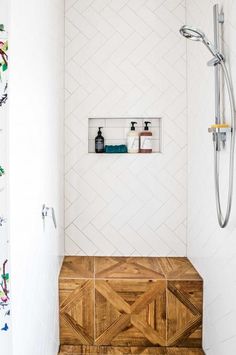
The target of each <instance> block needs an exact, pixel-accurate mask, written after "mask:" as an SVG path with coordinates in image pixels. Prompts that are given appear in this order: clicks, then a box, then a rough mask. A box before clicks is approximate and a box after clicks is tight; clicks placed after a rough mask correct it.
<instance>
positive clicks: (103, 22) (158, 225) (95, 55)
mask: <svg viewBox="0 0 236 355" xmlns="http://www.w3.org/2000/svg"><path fill="white" fill-rule="evenodd" d="M65 3H66V121H65V126H66V176H65V179H66V252H67V254H71V255H84V254H85V255H86V254H87V255H147V256H151V255H164V256H167V255H173V256H174V255H178V256H182V255H186V140H187V137H186V135H187V133H186V60H185V57H186V44H185V41H183V40H182V39H181V37H180V35H179V32H178V30H179V27H180V26H181V25H182V24H183V23H184V22H185V1H184V0H161V1H160V0H66V1H65ZM135 116H138V117H159V116H161V117H162V121H163V149H162V151H163V153H162V154H153V155H146V156H143V155H123V156H122V155H107V156H104V155H102V156H98V155H95V154H88V153H87V150H88V118H89V117H135Z"/></svg>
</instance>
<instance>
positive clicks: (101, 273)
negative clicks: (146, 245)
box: [95, 257, 165, 280]
mask: <svg viewBox="0 0 236 355" xmlns="http://www.w3.org/2000/svg"><path fill="white" fill-rule="evenodd" d="M95 277H96V279H153V280H160V279H164V278H165V276H164V275H163V272H162V269H161V266H160V263H159V260H158V258H137V257H136V258H132V257H127V258H124V257H113V258H112V257H106V258H104V257H96V258H95Z"/></svg>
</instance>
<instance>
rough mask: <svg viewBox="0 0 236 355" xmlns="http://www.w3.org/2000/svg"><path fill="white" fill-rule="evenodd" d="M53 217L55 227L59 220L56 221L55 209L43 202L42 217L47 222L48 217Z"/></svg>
mask: <svg viewBox="0 0 236 355" xmlns="http://www.w3.org/2000/svg"><path fill="white" fill-rule="evenodd" d="M48 216H50V217H52V220H53V224H54V227H55V228H57V222H56V216H55V211H54V208H53V207H47V206H46V205H45V204H43V207H42V219H43V221H44V222H45V218H46V217H48Z"/></svg>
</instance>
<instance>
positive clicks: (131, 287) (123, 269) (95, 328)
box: [60, 256, 203, 355]
mask: <svg viewBox="0 0 236 355" xmlns="http://www.w3.org/2000/svg"><path fill="white" fill-rule="evenodd" d="M202 301H203V282H202V279H201V277H200V275H199V274H198V273H197V271H196V270H195V269H194V267H193V266H192V265H191V263H190V262H189V260H188V259H187V258H163V257H160V258H159V257H157V258H153V257H152V258H147V257H144V258H142V257H77V256H71V257H70V256H68V257H65V259H64V262H63V266H62V270H61V274H60V340H61V345H62V346H64V349H67V350H65V351H68V352H67V353H68V354H69V353H72V352H69V350H68V349H73V351H74V354H77V352H76V348H75V347H73V346H77V350H78V354H79V353H81V354H90V353H91V354H92V352H89V351H90V350H89V349H92V350H91V351H93V353H94V354H108V353H109V354H128V353H129V354H131V353H132V354H154V353H156V354H181V355H184V354H185V351H187V350H186V348H187V349H189V351H188V352H186V354H203V352H198V350H197V349H201V347H202V303H203V302H202ZM65 346H67V347H65ZM174 348H182V353H180V352H179V350H176V351H175V350H174ZM62 349H63V347H62ZM135 349H136V350H135ZM137 349H138V350H137ZM155 349H156V350H155ZM184 349H185V350H184ZM191 349H192V350H191ZM194 349H195V350H194ZM79 351H80V352H79ZM112 351H113V352H112ZM135 351H136V352H135ZM145 351H146V352H145ZM147 351H148V352H147ZM154 351H156V352H154ZM168 351H170V352H168ZM171 351H172V352H171ZM173 351H174V352H173ZM199 351H200V350H199ZM67 353H66V352H63V354H67Z"/></svg>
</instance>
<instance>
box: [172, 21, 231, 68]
mask: <svg viewBox="0 0 236 355" xmlns="http://www.w3.org/2000/svg"><path fill="white" fill-rule="evenodd" d="M179 32H180V34H181V35H182V36H184V37H185V38H187V39H191V41H197V42H202V43H203V44H204V45H205V46H206V48H207V49H208V50H209V51H210V53H211V54H212V55H213V56H214V57H215V59H216V60H213V61H212V60H211V61H210V62H209V64H211V63H212V64H211V65H216V64H219V63H220V62H221V61H224V60H225V57H224V55H223V54H222V53H220V51H219V50H218V49H217V48H216V47H215V46H214V45H213V43H211V41H209V39H208V38H207V37H206V35H205V33H204V32H202V31H201V30H199V29H198V28H195V27H190V26H186V25H184V26H182V27H181V28H180V30H179Z"/></svg>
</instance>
